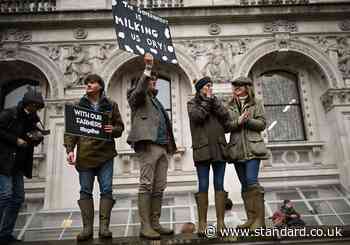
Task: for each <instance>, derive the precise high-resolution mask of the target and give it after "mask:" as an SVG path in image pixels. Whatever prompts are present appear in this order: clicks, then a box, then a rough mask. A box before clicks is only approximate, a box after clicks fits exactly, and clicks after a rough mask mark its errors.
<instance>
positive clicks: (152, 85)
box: [148, 77, 157, 91]
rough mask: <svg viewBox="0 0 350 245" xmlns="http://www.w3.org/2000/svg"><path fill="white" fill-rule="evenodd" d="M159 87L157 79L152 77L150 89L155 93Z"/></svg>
mask: <svg viewBox="0 0 350 245" xmlns="http://www.w3.org/2000/svg"><path fill="white" fill-rule="evenodd" d="M156 87H157V78H156V77H152V78H151V79H150V80H149V82H148V89H149V90H151V91H155V90H156Z"/></svg>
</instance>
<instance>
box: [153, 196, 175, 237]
mask: <svg viewBox="0 0 350 245" xmlns="http://www.w3.org/2000/svg"><path fill="white" fill-rule="evenodd" d="M162 199H163V196H152V204H151V207H152V212H151V224H152V228H153V229H154V230H155V231H156V232H158V233H159V234H160V235H172V234H174V231H173V230H171V229H168V228H165V227H162V226H161V225H160V224H159V218H160V215H161V211H162Z"/></svg>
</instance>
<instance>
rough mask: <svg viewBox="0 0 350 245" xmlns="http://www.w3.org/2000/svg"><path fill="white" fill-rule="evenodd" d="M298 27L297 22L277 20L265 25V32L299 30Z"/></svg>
mask: <svg viewBox="0 0 350 245" xmlns="http://www.w3.org/2000/svg"><path fill="white" fill-rule="evenodd" d="M297 31H298V28H297V25H296V23H295V22H290V21H286V20H277V21H274V22H271V23H266V24H265V25H264V32H297Z"/></svg>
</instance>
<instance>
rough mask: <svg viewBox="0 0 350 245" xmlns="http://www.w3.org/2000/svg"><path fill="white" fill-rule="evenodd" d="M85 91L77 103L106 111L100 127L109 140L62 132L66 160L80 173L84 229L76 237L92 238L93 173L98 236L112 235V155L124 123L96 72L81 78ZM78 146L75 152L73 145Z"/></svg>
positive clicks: (84, 239)
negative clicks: (96, 187)
mask: <svg viewBox="0 0 350 245" xmlns="http://www.w3.org/2000/svg"><path fill="white" fill-rule="evenodd" d="M84 84H85V95H84V96H83V97H82V98H80V100H79V103H78V106H79V107H82V108H86V109H89V110H93V111H97V112H101V113H105V114H107V116H108V122H106V124H104V126H103V129H104V131H105V132H106V133H108V134H109V135H110V140H100V139H95V138H92V137H82V136H76V135H69V134H65V135H64V146H65V147H66V151H67V161H68V164H70V165H72V166H75V168H76V170H77V171H78V173H79V183H80V199H79V200H78V205H79V208H80V211H81V217H82V221H83V230H82V231H81V232H80V233H79V234H78V235H77V240H78V241H87V240H91V239H93V230H94V229H93V228H94V227H93V226H94V200H93V195H92V192H93V187H94V181H95V177H97V181H98V183H99V186H100V214H99V218H100V219H99V220H100V227H99V233H98V235H99V238H102V239H109V238H112V232H111V231H110V230H109V223H110V218H111V212H112V208H113V205H114V203H115V201H114V199H113V195H112V192H113V190H112V184H113V159H114V157H115V156H116V155H117V151H116V149H115V142H114V139H115V138H119V137H120V136H121V135H122V133H123V131H124V123H123V121H122V117H121V115H120V112H119V107H118V104H117V103H116V102H114V101H112V100H111V99H109V98H107V97H106V95H105V93H104V88H105V83H104V81H103V79H102V78H101V77H100V76H99V75H97V74H90V75H88V76H87V77H86V78H85V79H84ZM75 147H77V150H76V154H75V153H74V148H75Z"/></svg>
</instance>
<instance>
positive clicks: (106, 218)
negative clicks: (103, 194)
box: [98, 198, 115, 239]
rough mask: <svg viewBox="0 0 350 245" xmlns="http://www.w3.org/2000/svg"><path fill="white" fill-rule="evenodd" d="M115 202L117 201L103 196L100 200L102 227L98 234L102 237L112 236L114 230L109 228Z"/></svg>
mask: <svg viewBox="0 0 350 245" xmlns="http://www.w3.org/2000/svg"><path fill="white" fill-rule="evenodd" d="M114 203H115V201H114V200H112V199H107V198H101V200H100V229H99V232H98V236H99V237H100V238H102V239H108V238H112V232H111V231H110V230H109V223H110V220H111V211H112V208H113V205H114Z"/></svg>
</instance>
